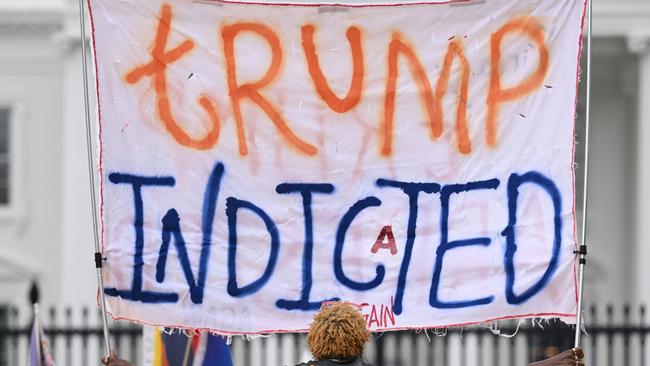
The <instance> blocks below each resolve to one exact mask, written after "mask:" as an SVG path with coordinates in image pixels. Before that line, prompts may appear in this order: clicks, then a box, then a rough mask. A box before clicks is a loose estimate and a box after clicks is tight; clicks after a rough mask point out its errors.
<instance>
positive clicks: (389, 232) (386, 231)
mask: <svg viewBox="0 0 650 366" xmlns="http://www.w3.org/2000/svg"><path fill="white" fill-rule="evenodd" d="M386 237H388V243H384V238H386ZM379 249H390V254H392V255H395V254H397V246H396V245H395V237H394V236H393V228H391V226H390V225H386V226H384V227H383V228H381V232H379V236H378V237H377V241H375V244H374V245H373V246H372V249H370V252H371V253H377V251H378V250H379Z"/></svg>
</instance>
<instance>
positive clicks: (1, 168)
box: [0, 107, 13, 206]
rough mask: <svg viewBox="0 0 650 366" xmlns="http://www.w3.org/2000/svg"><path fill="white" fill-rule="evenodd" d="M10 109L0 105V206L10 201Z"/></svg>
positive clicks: (8, 203) (6, 204)
mask: <svg viewBox="0 0 650 366" xmlns="http://www.w3.org/2000/svg"><path fill="white" fill-rule="evenodd" d="M10 121H11V109H9V108H7V107H0V206H8V205H10V204H11V203H12V202H11V189H12V188H13V187H11V176H10V172H11V150H10V144H11V141H10V136H11V124H10Z"/></svg>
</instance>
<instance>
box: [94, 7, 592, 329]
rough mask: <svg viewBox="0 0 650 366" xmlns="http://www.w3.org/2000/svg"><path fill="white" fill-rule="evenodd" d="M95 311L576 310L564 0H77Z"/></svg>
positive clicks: (165, 316)
mask: <svg viewBox="0 0 650 366" xmlns="http://www.w3.org/2000/svg"><path fill="white" fill-rule="evenodd" d="M89 5H90V9H91V13H92V14H91V17H92V25H93V40H94V42H93V44H94V52H95V62H96V72H97V85H98V98H99V115H100V136H99V137H100V143H101V161H100V163H101V164H100V167H101V177H102V179H101V198H102V200H101V202H102V207H101V212H102V223H103V230H102V241H103V255H104V257H105V258H106V261H105V267H104V280H105V284H106V286H107V288H106V291H105V293H106V295H107V301H108V309H109V312H110V313H111V314H112V315H113V316H114V317H116V318H126V319H131V320H135V321H138V322H142V323H146V324H154V325H160V326H173V327H187V328H195V329H209V330H212V331H215V332H219V333H224V334H241V333H267V332H290V331H302V330H306V329H307V328H308V326H309V323H310V321H311V318H312V315H313V312H314V311H316V310H317V309H319V308H320V306H321V304H322V303H323V302H324V301H330V300H336V299H340V300H344V301H350V302H353V303H356V304H358V305H359V306H360V307H361V310H362V311H363V313H364V314H365V316H366V318H367V321H368V326H369V327H370V329H372V330H395V329H405V328H427V327H445V326H453V325H461V324H462V325H466V324H473V323H479V322H486V321H491V320H497V319H504V318H521V317H562V318H565V320H568V321H571V320H572V319H573V318H575V315H576V308H577V301H576V293H577V291H576V275H575V267H576V257H575V255H574V254H573V251H574V250H575V248H576V241H575V227H574V226H575V218H574V203H573V202H574V189H573V184H574V182H573V180H574V177H573V175H574V174H573V148H574V146H573V145H574V141H573V134H574V115H575V106H576V94H577V90H576V86H577V77H578V61H579V49H580V42H581V34H582V25H583V19H584V10H585V4H584V0H544V1H533V0H525V1H523V0H520V1H512V0H490V1H487V2H484V3H480V4H473V3H471V2H464V1H456V2H451V3H450V2H444V3H443V2H440V3H422V4H409V5H406V4H402V5H399V4H391V5H374V6H372V5H370V6H332V5H330V6H326V5H321V6H315V5H313V6H312V5H304V4H303V5H286V4H284V5H269V4H243V3H226V2H220V1H210V0H207V1H189V0H167V1H164V2H163V1H158V0H119V1H116V0H89Z"/></svg>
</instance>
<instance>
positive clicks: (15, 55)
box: [0, 0, 650, 308]
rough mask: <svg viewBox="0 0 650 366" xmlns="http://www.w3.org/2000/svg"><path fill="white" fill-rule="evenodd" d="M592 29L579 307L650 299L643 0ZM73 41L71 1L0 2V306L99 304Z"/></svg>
mask: <svg viewBox="0 0 650 366" xmlns="http://www.w3.org/2000/svg"><path fill="white" fill-rule="evenodd" d="M488 1H489V0H488ZM594 36H595V41H594V54H593V57H594V59H593V60H594V73H593V99H592V101H593V103H592V106H593V119H592V129H591V134H592V135H591V160H590V164H591V165H590V168H591V171H590V189H589V197H590V206H589V220H588V224H589V233H588V244H589V262H588V267H587V277H586V281H587V282H586V290H585V296H586V300H585V302H586V303H587V304H591V303H613V304H622V303H633V304H638V303H646V304H650V284H649V283H648V279H650V266H648V265H647V264H646V263H645V261H646V260H648V259H650V241H648V239H647V238H650V191H648V188H647V187H650V1H648V0H625V1H623V0H596V2H595V4H594ZM80 45H81V40H80V37H79V25H78V8H77V3H76V2H75V1H72V0H21V1H9V0H2V1H0V307H2V306H10V305H12V306H19V307H23V308H24V307H25V306H26V305H27V294H28V289H29V286H30V284H31V283H32V281H37V283H38V284H39V286H40V289H41V299H42V302H43V303H44V304H46V305H48V304H55V305H60V306H65V305H71V306H76V307H77V306H93V305H94V304H95V302H96V287H97V284H96V276H95V269H94V262H93V252H94V246H93V235H92V220H91V211H90V209H91V208H90V199H89V197H90V193H89V183H88V166H87V160H86V135H85V129H84V114H83V113H84V111H83V94H82V93H83V90H82V85H83V84H82V74H81V56H80V52H81V51H80V50H81V48H80ZM91 79H92V78H91ZM583 85H584V83H583ZM90 87H91V92H92V90H94V89H93V86H92V85H91V86H90ZM583 95H584V93H583ZM93 96H94V93H92V94H91V99H92V97H93ZM583 110H584V101H583V102H581V103H580V111H583ZM583 118H584V113H579V120H578V123H579V124H582V121H583ZM582 131H583V129H582V128H581V127H579V128H578V132H579V134H580V133H582ZM578 140H579V141H580V142H582V140H583V136H582V135H580V136H579V137H578ZM583 146H584V144H582V143H580V144H579V145H578V146H577V149H578V151H579V150H580V149H581V148H582V147H583ZM581 156H582V153H581V152H579V153H578V159H577V161H578V164H579V166H578V168H577V172H578V182H579V181H580V178H581V173H580V171H581V168H582V164H581V163H580V162H581ZM580 187H581V186H580V185H578V187H577V188H578V190H579V192H578V198H579V199H580V195H581V194H582V189H581V188H580ZM580 205H581V203H580V201H579V202H578V207H580ZM578 214H580V212H578ZM578 216H579V215H578Z"/></svg>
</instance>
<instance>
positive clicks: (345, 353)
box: [307, 302, 370, 360]
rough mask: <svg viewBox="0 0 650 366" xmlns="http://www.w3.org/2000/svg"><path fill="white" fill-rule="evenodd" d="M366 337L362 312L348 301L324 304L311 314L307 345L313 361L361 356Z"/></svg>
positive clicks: (368, 335) (366, 329) (366, 330)
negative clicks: (311, 320)
mask: <svg viewBox="0 0 650 366" xmlns="http://www.w3.org/2000/svg"><path fill="white" fill-rule="evenodd" d="M369 337H370V332H369V331H368V328H366V322H365V319H364V318H363V316H362V315H361V312H359V311H358V310H357V309H355V308H354V307H353V306H352V305H350V304H347V303H342V302H337V303H333V304H329V305H324V306H323V308H322V309H321V310H320V311H319V312H318V313H316V315H314V322H313V323H312V324H311V327H310V328H309V334H308V335H307V344H309V349H310V350H311V353H312V355H313V356H314V358H315V359H316V360H322V359H328V358H334V359H347V358H352V357H357V356H361V354H362V353H363V346H364V345H365V343H366V341H367V340H368V338H369Z"/></svg>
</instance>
